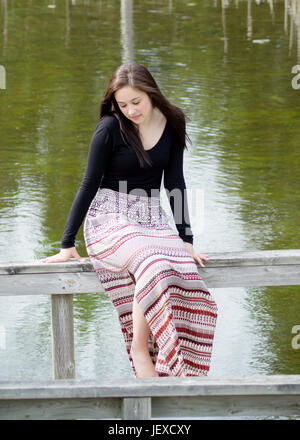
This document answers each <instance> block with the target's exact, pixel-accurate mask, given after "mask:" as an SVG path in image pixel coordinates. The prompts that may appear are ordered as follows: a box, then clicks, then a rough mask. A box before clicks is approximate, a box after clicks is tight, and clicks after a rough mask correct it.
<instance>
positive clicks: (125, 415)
mask: <svg viewBox="0 0 300 440" xmlns="http://www.w3.org/2000/svg"><path fill="white" fill-rule="evenodd" d="M122 419H124V420H149V419H151V397H139V398H136V397H128V398H124V399H123V404H122Z"/></svg>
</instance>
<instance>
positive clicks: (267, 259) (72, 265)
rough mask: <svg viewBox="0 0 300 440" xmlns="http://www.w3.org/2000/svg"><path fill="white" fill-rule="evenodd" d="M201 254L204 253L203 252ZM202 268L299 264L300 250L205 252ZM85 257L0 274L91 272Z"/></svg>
mask: <svg viewBox="0 0 300 440" xmlns="http://www.w3.org/2000/svg"><path fill="white" fill-rule="evenodd" d="M203 253H206V252H204V251H203ZM206 254H207V255H208V256H209V261H208V262H207V263H205V265H206V267H227V266H230V267H236V266H274V265H275V266H278V265H294V264H295V265H300V249H281V250H265V251H241V252H220V253H209V252H207V253H206ZM92 271H93V267H92V264H91V262H90V260H89V258H83V259H82V262H78V261H77V260H76V259H71V260H69V261H67V262H65V263H42V262H41V260H28V261H7V262H4V261H2V262H0V275H20V274H29V273H53V272H54V273H57V272H92Z"/></svg>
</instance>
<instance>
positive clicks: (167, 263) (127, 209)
mask: <svg viewBox="0 0 300 440" xmlns="http://www.w3.org/2000/svg"><path fill="white" fill-rule="evenodd" d="M84 239H85V244H86V249H87V253H88V255H89V257H90V261H91V263H92V265H93V268H94V270H95V272H96V273H97V275H98V278H99V281H100V282H101V284H102V286H103V288H104V290H105V292H106V293H107V294H108V295H109V297H110V300H111V301H112V304H113V306H114V307H115V309H116V311H117V315H118V319H119V323H120V326H121V331H122V334H123V337H124V340H125V345H126V351H127V353H128V357H129V361H130V364H131V368H132V370H133V372H134V374H135V375H136V371H135V368H134V364H133V361H132V358H131V355H130V349H131V343H132V338H133V323H132V303H133V298H134V297H136V300H137V302H138V304H139V307H140V308H141V310H142V312H143V313H144V316H145V318H146V320H147V323H148V325H149V328H150V334H149V339H148V349H149V354H150V356H151V359H152V361H153V364H154V365H155V369H156V371H157V373H158V375H159V376H182V377H185V376H200V375H207V373H208V371H209V367H210V360H211V353H212V344H213V337H214V331H215V325H216V318H217V306H216V303H215V302H214V300H213V298H212V296H211V294H210V293H209V291H208V290H207V288H206V286H205V284H204V282H203V280H202V278H201V277H200V275H199V273H198V269H197V265H196V262H195V260H194V259H193V258H192V256H191V255H190V254H189V252H188V250H187V248H186V246H185V245H184V243H183V240H182V239H181V238H180V237H179V235H178V232H177V230H175V229H174V228H173V227H171V226H170V224H169V222H168V217H167V214H166V213H165V211H164V209H163V208H162V206H161V202H160V198H159V197H152V196H151V197H147V196H141V195H135V194H131V193H129V194H127V193H123V192H117V191H114V190H111V189H108V188H99V190H98V192H97V194H96V196H95V198H94V199H93V201H92V203H91V205H90V207H89V210H88V213H87V215H86V217H85V221H84Z"/></svg>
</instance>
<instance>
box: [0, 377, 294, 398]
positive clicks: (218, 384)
mask: <svg viewBox="0 0 300 440" xmlns="http://www.w3.org/2000/svg"><path fill="white" fill-rule="evenodd" d="M287 394H288V395H292V394H293V395H295V396H299V395H300V375H269V376H241V377H229V376H228V377H219V376H217V377H214V376H207V377H204V376H202V377H184V378H180V377H160V378H140V379H138V380H137V379H136V378H122V379H115V378H113V379H105V380H102V381H100V380H99V381H93V380H76V379H74V380H59V381H55V380H52V381H43V382H37V383H34V382H0V400H18V399H53V398H57V399H66V398H68V399H73V398H75V399H76V398H92V397H93V398H98V397H103V398H104V397H105V398H106V397H126V398H127V397H152V398H153V397H157V396H173V397H176V396H210V395H213V396H232V395H271V396H275V395H287Z"/></svg>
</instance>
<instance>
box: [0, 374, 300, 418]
mask: <svg viewBox="0 0 300 440" xmlns="http://www.w3.org/2000/svg"><path fill="white" fill-rule="evenodd" d="M134 395H136V396H137V397H140V398H141V399H138V400H137V401H138V402H140V407H142V406H143V405H144V407H146V411H145V408H144V409H143V410H142V411H141V412H143V413H144V417H145V416H146V413H147V414H148V417H152V419H153V418H165V419H168V418H176V419H180V418H185V417H186V418H187V417H196V418H201V417H233V418H234V417H235V416H245V415H246V416H260V417H265V416H297V417H299V416H300V375H282V376H258V377H255V376H250V377H206V378H205V377H197V378H195V377H191V378H190V377H188V378H176V377H171V378H169V377H168V378H147V379H139V380H136V379H135V378H132V379H131V378H129V379H119V380H118V379H112V380H105V381H102V382H99V381H78V380H61V381H48V382H44V383H37V384H35V383H22V382H20V383H9V382H8V383H0V419H39V418H41V419H71V418H74V419H80V418H96V419H100V418H118V417H124V418H125V417H128V416H129V414H131V417H135V416H136V414H137V413H134V410H133V408H134V406H135V405H136V408H138V405H139V404H138V403H137V404H136V403H134V399H133V397H134ZM123 398H125V399H124V400H125V401H124V403H123V405H122V399H123ZM145 398H146V399H145ZM129 399H130V400H129ZM150 399H151V403H152V415H151V413H150V411H151V407H150ZM124 408H125V409H124ZM135 411H136V410H135ZM138 411H139V410H138ZM131 417H130V418H131ZM140 420H141V419H140Z"/></svg>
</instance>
